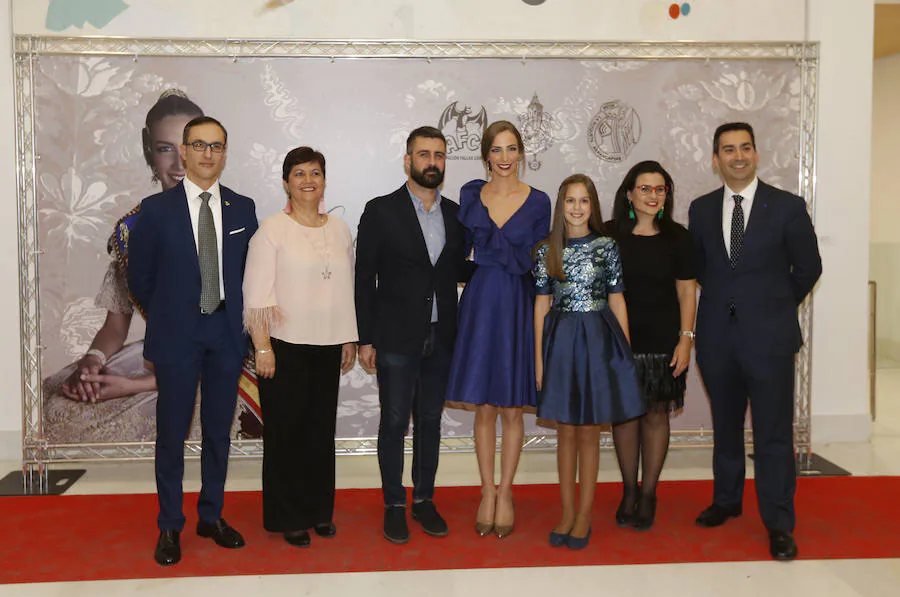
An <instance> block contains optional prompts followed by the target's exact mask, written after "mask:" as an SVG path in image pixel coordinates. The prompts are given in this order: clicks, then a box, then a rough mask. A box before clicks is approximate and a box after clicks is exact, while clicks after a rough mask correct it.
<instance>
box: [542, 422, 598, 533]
mask: <svg viewBox="0 0 900 597" xmlns="http://www.w3.org/2000/svg"><path fill="white" fill-rule="evenodd" d="M556 436H557V452H556V458H557V465H558V467H559V494H560V499H561V501H562V519H561V520H560V522H559V524H558V525H556V528H554V529H553V531H554V532H556V533H562V534H570V535H571V536H573V537H576V538H584V537H586V536H587V534H588V531H589V530H590V528H591V509H592V507H593V505H594V490H595V488H596V487H597V471H598V470H599V468H600V426H599V425H566V424H563V423H560V424H559V427H558V429H557V431H556ZM576 471H577V478H578V480H579V483H578V489H579V491H578V502H577V507H576V500H575V480H576Z"/></svg>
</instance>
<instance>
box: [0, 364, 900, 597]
mask: <svg viewBox="0 0 900 597" xmlns="http://www.w3.org/2000/svg"><path fill="white" fill-rule="evenodd" d="M876 387H877V395H878V406H877V412H878V420H877V421H876V422H875V426H874V433H873V437H872V441H871V442H869V443H865V444H822V445H816V446H814V451H815V452H816V453H817V454H819V455H821V456H823V457H824V458H827V459H829V460H831V461H832V462H834V463H835V464H838V465H839V466H842V467H844V468H846V469H848V470H850V471H851V472H853V473H854V474H855V475H900V369H882V370H879V372H878V378H877V385H876ZM18 468H19V466H18V464H17V463H14V462H7V463H0V472H2V473H3V474H5V472H6V471H9V470H18ZM406 468H407V470H408V469H409V467H408V466H407V467H406ZM748 471H752V467H748ZM337 475H338V485H339V486H340V487H342V488H343V487H378V486H379V478H378V466H377V462H376V461H375V459H374V457H368V456H357V457H346V458H340V459H338V471H337ZM710 476H711V471H710V453H709V451H707V450H701V449H678V450H674V451H673V452H672V453H671V455H670V458H669V460H668V462H667V464H666V469H665V471H664V473H663V477H664V478H666V479H706V478H709V477H710ZM617 478H618V472H617V469H616V466H615V460H614V456H613V454H612V453H604V454H603V456H602V459H601V473H600V480H601V481H614V480H616V479H617ZM259 479H260V464H259V462H255V461H239V462H234V463H232V466H231V470H230V474H229V480H228V489H229V490H252V489H258V488H259V484H260V480H259ZM555 481H556V464H555V456H554V455H553V454H550V453H526V454H525V455H524V456H523V459H522V463H521V466H520V468H519V473H518V476H517V482H520V483H554V482H555ZM439 482H440V484H443V485H472V484H477V482H478V480H477V473H476V470H475V463H474V457H473V456H472V455H471V454H454V455H446V456H443V457H442V459H441V469H440V473H439ZM185 489H186V490H188V491H196V490H198V489H199V466H198V464H197V463H189V464H188V467H187V471H186V479H185ZM153 491H154V484H153V469H152V464H150V463H128V464H113V463H101V464H90V465H88V466H87V473H86V474H85V476H84V477H83V478H82V479H81V480H80V481H78V483H76V484H75V486H74V487H73V488H72V490H71V493H81V494H91V493H119V492H121V493H141V492H148V493H151V492H153ZM898 540H900V539H898ZM801 549H802V544H801ZM148 557H149V555H148ZM423 586H427V587H428V592H429V597H444V596H448V597H449V596H457V595H459V596H466V597H470V596H471V597H477V596H480V595H486V596H487V595H490V596H491V597H504V596H506V595H510V596H516V597H522V596H523V595H546V594H551V593H557V594H567V595H576V594H591V595H600V594H610V595H616V594H632V595H634V594H637V595H647V596H651V595H652V596H654V597H663V596H665V597H680V596H686V597H687V596H690V597H707V596H709V597H719V596H721V595H728V596H729V597H745V596H746V597H756V596H759V595H766V594H771V595H791V594H801V593H803V594H808V595H816V596H821V597H862V596H865V597H891V596H894V595H900V559H883V560H837V561H834V560H831V561H799V562H793V563H790V564H783V563H776V562H739V563H717V564H666V565H647V566H593V567H577V568H564V569H562V568H529V569H514V570H513V569H494V570H443V571H428V572H377V573H354V574H310V575H285V576H242V577H219V578H186V579H173V580H134V581H105V582H81V583H44V584H32V585H6V586H0V597H7V596H12V595H21V596H23V597H29V596H38V595H41V596H43V595H48V596H49V595H60V596H66V597H80V596H82V595H84V596H88V595H90V596H92V597H105V596H120V595H148V596H149V595H171V594H173V593H180V594H185V595H198V596H200V595H216V596H217V597H229V596H232V595H235V596H237V595H241V596H244V597H246V595H252V594H265V595H269V596H277V595H296V594H302V595H308V596H322V597H332V596H334V597H338V596H351V595H354V596H355V595H360V596H362V595H365V596H366V597H382V596H383V597H398V596H401V595H421V593H422V587H423Z"/></svg>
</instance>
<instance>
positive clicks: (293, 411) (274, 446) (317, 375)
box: [244, 147, 357, 547]
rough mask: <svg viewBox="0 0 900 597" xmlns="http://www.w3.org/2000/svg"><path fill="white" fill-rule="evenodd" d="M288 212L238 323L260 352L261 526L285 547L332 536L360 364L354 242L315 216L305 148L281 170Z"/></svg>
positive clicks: (262, 242) (314, 172)
mask: <svg viewBox="0 0 900 597" xmlns="http://www.w3.org/2000/svg"><path fill="white" fill-rule="evenodd" d="M282 178H283V179H284V189H285V191H287V193H288V204H287V207H286V208H285V210H284V211H280V212H278V213H276V214H275V215H274V216H271V217H269V218H267V219H266V220H264V221H263V222H262V224H260V227H259V230H258V231H257V232H256V234H255V235H254V236H253V238H252V239H251V241H250V249H249V253H248V255H247V265H246V272H245V274H244V309H245V312H244V321H245V325H246V326H247V329H248V330H249V331H250V336H251V338H252V339H253V345H254V346H255V348H256V373H257V375H258V376H259V393H260V401H261V402H262V414H263V422H264V427H263V446H264V455H263V526H264V527H265V528H266V530H268V531H270V532H280V533H284V538H285V540H286V541H287V542H288V543H290V544H291V545H296V546H298V547H306V546H308V545H309V544H310V535H309V532H308V530H309V529H310V528H312V529H313V530H314V531H315V532H316V534H317V535H319V536H320V537H333V536H334V535H335V533H336V532H337V530H336V528H335V526H334V524H333V523H332V514H333V512H334V433H335V418H336V415H337V399H338V388H339V386H340V376H341V374H343V373H346V372H348V371H349V370H350V369H351V368H352V367H353V363H354V362H355V360H356V344H355V342H356V340H357V335H356V311H355V309H354V305H353V242H352V240H351V238H350V229H349V228H348V227H347V224H345V223H344V222H343V221H342V220H341V219H339V218H337V217H336V216H333V215H327V214H322V213H319V209H318V206H319V203H320V201H321V200H322V198H323V196H324V193H325V157H324V156H323V155H322V154H321V153H319V152H318V151H316V150H314V149H311V148H309V147H298V148H296V149H293V150H291V151H290V152H288V154H287V156H285V158H284V165H283V167H282Z"/></svg>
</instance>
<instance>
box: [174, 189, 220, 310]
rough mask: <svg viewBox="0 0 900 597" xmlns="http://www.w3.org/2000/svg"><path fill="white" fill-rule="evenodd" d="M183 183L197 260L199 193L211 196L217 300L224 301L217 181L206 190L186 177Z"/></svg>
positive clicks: (201, 201)
mask: <svg viewBox="0 0 900 597" xmlns="http://www.w3.org/2000/svg"><path fill="white" fill-rule="evenodd" d="M182 180H183V182H184V193H185V195H187V203H188V211H189V212H190V214H191V229H192V230H193V231H194V249H196V250H197V258H198V259H199V258H200V249H199V247H200V241H199V238H198V233H199V229H200V206H201V205H203V200H202V199H201V198H200V193H203V192H204V191H205V192H207V193H209V194H210V195H212V197H210V198H209V209H210V210H211V211H212V217H213V225H214V226H215V227H216V251H217V252H218V254H219V298H220V299H222V300H223V301H224V300H225V278H224V277H223V275H222V195H221V192H220V191H219V181H218V180H216V182H214V183H212V186H210V187H209V188H208V189H201V188H200V187H198V186H197V185H195V184H194V183H193V182H191V181H190V180H189V179H188V177H187V176H185V177H184V179H182Z"/></svg>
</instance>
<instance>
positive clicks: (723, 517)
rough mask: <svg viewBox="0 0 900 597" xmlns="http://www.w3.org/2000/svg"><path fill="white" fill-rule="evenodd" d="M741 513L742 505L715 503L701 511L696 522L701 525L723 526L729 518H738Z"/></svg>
mask: <svg viewBox="0 0 900 597" xmlns="http://www.w3.org/2000/svg"><path fill="white" fill-rule="evenodd" d="M740 515H741V507H740V506H738V507H737V508H726V507H724V506H720V505H719V504H713V505H712V506H710V507H709V508H707V509H706V510H704V511H703V512H701V513H700V515H699V516H698V517H697V520H696V521H695V522H696V523H697V526H699V527H705V528H712V527H718V526H722V525H723V524H725V522H726V521H727V520H728V519H729V518H737V517H738V516H740Z"/></svg>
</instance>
